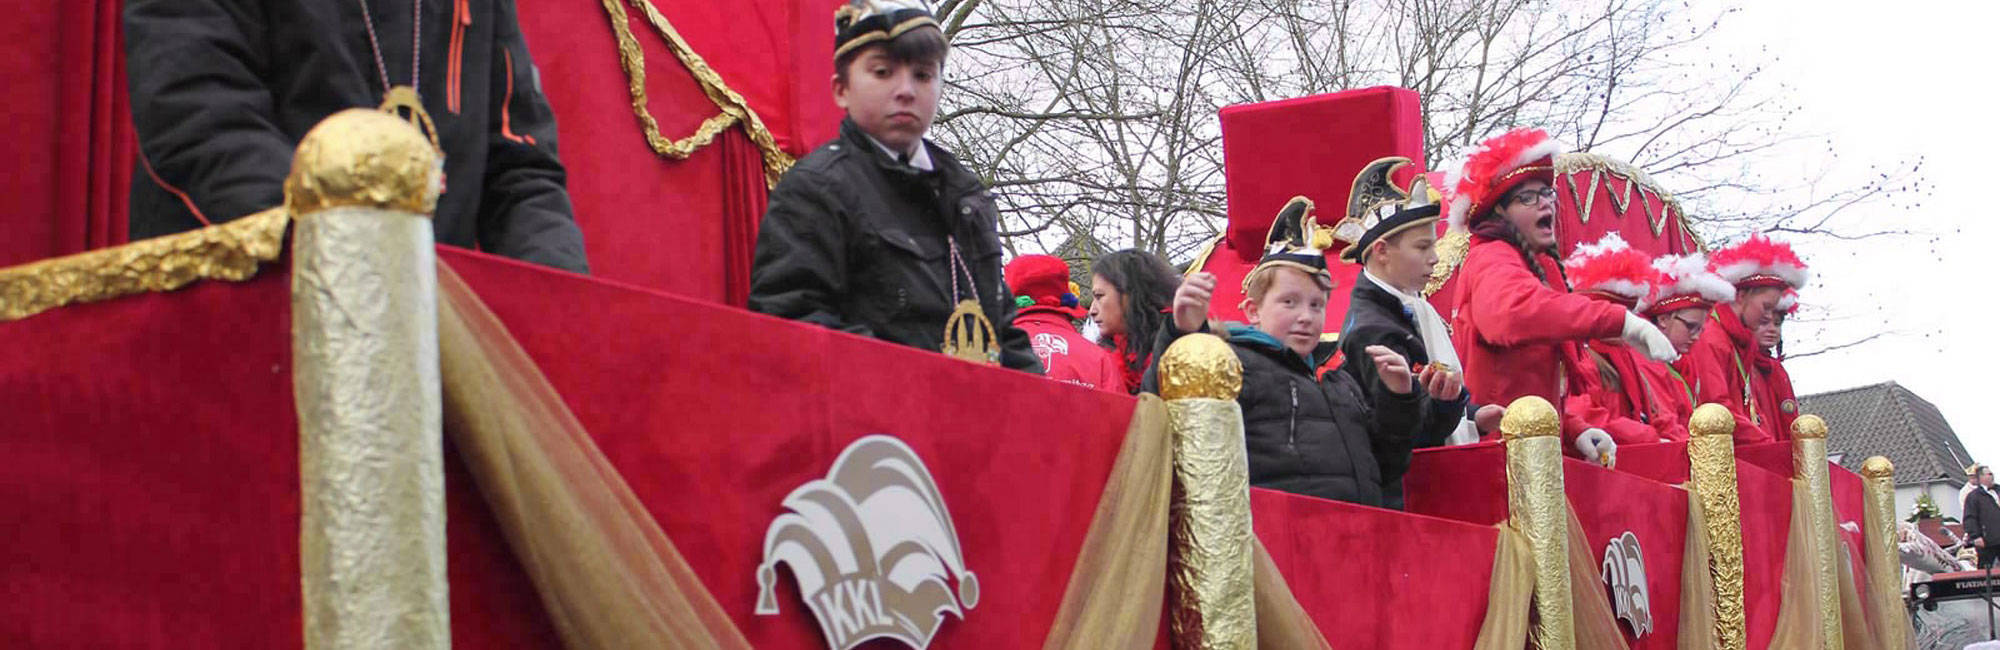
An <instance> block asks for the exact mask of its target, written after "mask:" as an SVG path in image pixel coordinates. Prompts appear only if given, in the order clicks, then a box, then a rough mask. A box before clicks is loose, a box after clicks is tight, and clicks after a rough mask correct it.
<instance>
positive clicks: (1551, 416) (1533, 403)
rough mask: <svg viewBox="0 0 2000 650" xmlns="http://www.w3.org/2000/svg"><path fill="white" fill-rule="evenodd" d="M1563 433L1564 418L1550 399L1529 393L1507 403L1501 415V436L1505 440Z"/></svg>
mask: <svg viewBox="0 0 2000 650" xmlns="http://www.w3.org/2000/svg"><path fill="white" fill-rule="evenodd" d="M1561 434H1562V420H1561V418H1560V417H1558V416H1557V415H1556V407H1555V405H1553V404H1550V403H1549V401H1548V400H1545V399H1542V398H1540V397H1536V396H1534V395H1529V396H1527V397H1523V398H1520V399H1517V400H1514V403H1512V404H1508V405H1507V413H1506V414H1505V415H1502V416H1500V437H1501V438H1502V439H1505V440H1514V439H1517V438H1537V437H1542V436H1551V437H1553V436H1557V435H1561Z"/></svg>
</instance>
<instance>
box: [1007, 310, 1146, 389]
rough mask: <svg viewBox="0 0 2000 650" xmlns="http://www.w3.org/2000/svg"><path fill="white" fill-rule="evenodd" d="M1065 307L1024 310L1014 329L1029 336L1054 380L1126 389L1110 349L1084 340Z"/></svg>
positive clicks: (1103, 387)
mask: <svg viewBox="0 0 2000 650" xmlns="http://www.w3.org/2000/svg"><path fill="white" fill-rule="evenodd" d="M1071 322H1072V321H1071V320H1070V315H1069V314H1068V313H1066V312H1065V311H1064V310H1063V309H1062V308H1057V307H1043V306H1040V305H1036V306H1034V307H1023V308H1022V309H1021V311H1020V313H1017V314H1015V315H1014V326H1015V327H1019V328H1021V331H1024V332H1027V333H1028V343H1029V344H1030V345H1032V346H1033V347H1034V349H1035V356H1037V357H1041V359H1042V368H1043V369H1044V370H1046V371H1047V373H1046V374H1047V375H1048V377H1049V378H1050V379H1054V380H1057V381H1066V382H1070V383H1072V384H1082V385H1085V386H1089V387H1091V388H1099V389H1103V390H1110V391H1123V390H1125V375H1124V373H1123V372H1122V371H1121V370H1120V369H1119V364H1118V362H1116V361H1114V360H1113V359H1112V356H1111V352H1110V351H1109V350H1105V349H1104V348H1101V347H1098V346H1097V344H1096V343H1092V342H1090V341H1088V340H1085V339H1084V338H1083V334H1080V333H1078V332H1077V331H1076V326H1075V325H1072V324H1071Z"/></svg>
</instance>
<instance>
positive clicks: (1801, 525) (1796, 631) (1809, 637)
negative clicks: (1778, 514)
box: [1771, 479, 1826, 648]
mask: <svg viewBox="0 0 2000 650" xmlns="http://www.w3.org/2000/svg"><path fill="white" fill-rule="evenodd" d="M1811 507H1812V491H1811V490H1809V489H1807V488H1806V486H1805V482H1804V481H1800V480H1797V479H1793V480H1792V522H1791V527H1790V528H1789V529H1788V530H1787V532H1786V538H1785V539H1786V542H1785V573H1784V577H1783V578H1782V579H1781V580H1780V583H1781V585H1782V586H1781V587H1780V588H1779V592H1778V594H1779V598H1780V600H1779V605H1778V627H1777V630H1776V632H1774V633H1772V635H1771V647H1773V648H1821V647H1825V644H1826V639H1825V636H1824V634H1823V633H1822V632H1821V626H1820V612H1819V577H1820V576H1819V570H1818V562H1819V560H1818V544H1817V540H1816V538H1815V536H1814V535H1813V530H1812V517H1811V516H1810V515H1809V514H1808V513H1809V512H1811V510H1810V508H1811Z"/></svg>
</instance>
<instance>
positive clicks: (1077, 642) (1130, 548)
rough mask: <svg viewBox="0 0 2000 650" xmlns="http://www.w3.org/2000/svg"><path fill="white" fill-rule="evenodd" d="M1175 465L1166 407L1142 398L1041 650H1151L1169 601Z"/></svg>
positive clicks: (1145, 397) (1157, 400) (1147, 396)
mask: <svg viewBox="0 0 2000 650" xmlns="http://www.w3.org/2000/svg"><path fill="white" fill-rule="evenodd" d="M1173 463H1174V458H1173V447H1172V446H1171V441H1170V440H1169V434H1168V429H1167V408H1166V403H1165V402H1162V401H1160V398H1158V397H1155V396H1153V395H1141V396H1139V404H1138V407H1137V408H1136V409H1134V410H1133V412H1132V424H1131V426H1129V427H1127V429H1126V431H1125V443H1124V445H1123V446H1121V447H1120V448H1119V450H1118V460H1117V461H1116V462H1115V463H1114V464H1113V465H1112V466H1111V476H1110V478H1109V479H1108V480H1106V482H1105V485H1104V493H1103V494H1102V495H1101V496H1099V497H1098V499H1097V512H1096V514H1094V515H1092V516H1091V519H1090V530H1089V532H1087V533H1085V534H1084V538H1083V547H1082V549H1080V550H1079V551H1078V553H1077V558H1076V565H1075V566H1074V567H1072V568H1071V569H1070V574H1069V586H1068V587H1066V588H1065V589H1064V590H1063V599H1062V606H1061V607H1059V608H1057V610H1056V619H1055V623H1054V624H1053V625H1051V626H1050V627H1049V634H1048V637H1047V638H1046V640H1044V641H1043V643H1042V647H1043V648H1045V649H1046V650H1057V649H1067V648H1106V649H1112V648H1130V649H1132V650H1145V649H1147V648H1151V647H1153V640H1154V638H1155V637H1157V636H1158V635H1159V631H1160V601H1161V599H1162V598H1164V597H1165V594H1166V579H1167V504H1168V500H1169V499H1170V498H1171V496H1172V493H1173V479H1174V464H1173Z"/></svg>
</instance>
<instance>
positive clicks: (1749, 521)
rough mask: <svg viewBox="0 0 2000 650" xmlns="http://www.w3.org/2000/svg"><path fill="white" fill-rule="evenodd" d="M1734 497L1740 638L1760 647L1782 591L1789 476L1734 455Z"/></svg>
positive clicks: (1789, 511)
mask: <svg viewBox="0 0 2000 650" xmlns="http://www.w3.org/2000/svg"><path fill="white" fill-rule="evenodd" d="M1739 449H1741V448H1739ZM1736 498H1737V503H1738V504H1739V507H1740V508H1742V513H1743V517H1742V527H1743V610H1744V618H1745V624H1746V625H1745V627H1746V632H1747V634H1746V637H1747V638H1748V640H1749V647H1751V648H1764V647H1767V646H1769V645H1770V644H1771V635H1772V633H1773V632H1774V631H1776V629H1777V626H1778V609H1779V604H1780V602H1781V601H1782V599H1783V595H1784V594H1783V587H1784V576H1785V545H1786V544H1787V543H1788V542H1789V540H1790V538H1791V528H1790V527H1791V525H1792V479H1791V477H1789V476H1786V475H1781V474H1777V473H1774V472H1771V471H1770V470H1767V469H1764V468H1763V467H1760V466H1758V465H1754V464H1751V463H1749V462H1746V461H1744V460H1741V459H1738V460H1737V461H1736Z"/></svg>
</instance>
